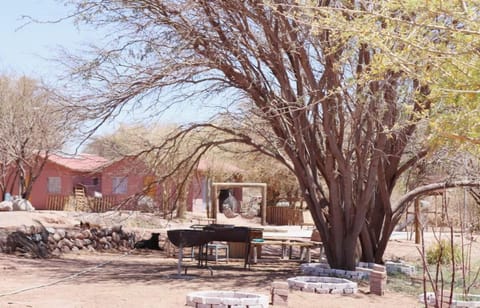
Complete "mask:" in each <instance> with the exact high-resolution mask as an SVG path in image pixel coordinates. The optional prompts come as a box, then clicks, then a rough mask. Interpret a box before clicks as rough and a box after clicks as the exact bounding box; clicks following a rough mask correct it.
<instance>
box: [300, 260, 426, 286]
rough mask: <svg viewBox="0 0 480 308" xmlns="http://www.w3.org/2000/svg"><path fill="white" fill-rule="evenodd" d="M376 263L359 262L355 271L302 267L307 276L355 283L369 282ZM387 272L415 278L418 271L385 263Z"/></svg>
mask: <svg viewBox="0 0 480 308" xmlns="http://www.w3.org/2000/svg"><path fill="white" fill-rule="evenodd" d="M375 265H376V264H375V263H367V262H359V263H358V266H357V267H356V269H355V271H346V270H340V269H332V268H330V266H329V265H328V264H326V263H304V264H302V265H301V266H300V269H301V271H302V273H303V274H305V275H307V276H327V277H340V278H346V279H351V280H354V281H359V280H369V279H370V273H371V271H372V270H373V268H374V266H375ZM385 268H386V272H387V273H388V274H395V273H403V274H405V275H407V276H409V277H412V276H415V275H416V273H417V271H416V268H415V266H413V265H409V264H406V263H404V262H393V261H387V262H385Z"/></svg>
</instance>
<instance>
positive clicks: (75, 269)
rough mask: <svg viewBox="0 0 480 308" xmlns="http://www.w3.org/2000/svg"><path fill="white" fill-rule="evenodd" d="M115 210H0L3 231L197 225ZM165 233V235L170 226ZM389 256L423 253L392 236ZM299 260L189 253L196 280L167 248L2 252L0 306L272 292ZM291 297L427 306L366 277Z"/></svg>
mask: <svg viewBox="0 0 480 308" xmlns="http://www.w3.org/2000/svg"><path fill="white" fill-rule="evenodd" d="M115 215H116V214H115ZM115 215H112V216H110V217H109V216H106V215H103V216H102V217H98V215H97V216H95V215H94V214H79V213H67V212H36V213H21V212H15V213H14V212H9V213H4V212H0V236H1V235H2V232H3V235H5V234H6V232H7V231H10V230H12V229H14V228H16V226H20V225H22V224H25V225H29V224H31V222H32V221H33V219H38V220H40V221H42V222H43V223H44V224H46V225H47V226H54V227H62V226H63V227H68V226H73V225H74V224H76V223H78V222H79V220H82V219H88V220H90V221H93V220H94V219H97V220H98V219H100V220H98V222H100V223H102V222H103V223H122V224H123V225H125V226H126V229H127V230H128V229H130V230H132V231H135V232H137V233H141V234H149V232H151V231H160V232H165V229H166V228H175V227H178V226H184V225H188V224H192V221H193V220H192V219H189V220H186V221H182V222H175V221H169V222H167V221H164V220H160V219H159V218H156V217H155V216H147V217H145V216H144V217H140V216H138V215H137V214H135V215H137V216H135V215H133V214H130V216H128V217H122V215H117V216H115ZM145 215H147V214H145ZM134 216H135V217H134ZM132 217H133V218H132ZM142 221H143V222H142ZM241 223H242V222H241V221H236V222H235V224H241ZM243 224H244V225H245V224H252V222H251V221H248V222H243ZM162 234H163V236H165V233H162ZM145 237H146V236H145ZM386 255H387V258H391V257H400V258H403V259H407V260H408V259H410V260H412V261H414V260H416V259H419V257H418V252H417V248H416V247H415V245H414V244H413V242H412V241H409V240H407V239H402V238H396V239H393V240H392V241H391V245H390V246H389V248H388V251H387V254H386ZM300 264H301V263H300V261H298V260H295V261H291V260H281V259H280V258H278V257H277V256H276V255H275V254H274V253H273V252H272V254H271V255H269V254H268V253H265V254H264V258H262V259H261V260H260V262H259V263H258V264H256V265H253V266H252V267H251V269H250V270H245V269H244V268H243V262H242V261H241V260H234V261H230V262H229V263H228V264H225V263H224V262H222V263H220V262H219V263H218V264H214V263H213V262H212V263H210V265H211V270H208V269H204V268H197V267H196V262H194V261H190V260H188V259H186V260H185V261H184V265H185V266H186V267H187V274H188V278H189V279H185V278H182V279H178V278H177V277H176V275H175V274H176V272H177V259H175V258H168V257H167V256H166V255H165V253H164V252H162V251H138V250H135V251H131V252H128V253H120V252H119V253H98V252H90V253H83V252H81V253H69V254H64V255H62V256H61V257H60V258H52V259H46V260H39V259H26V258H21V257H17V256H14V255H7V254H2V253H0V308H4V307H12V308H13V307H35V308H42V307H48V308H50V307H138V308H141V307H167V308H169V307H185V298H186V295H187V294H188V293H189V292H191V291H200V290H239V291H250V292H254V293H258V294H264V295H268V294H269V288H270V285H271V283H272V282H273V281H276V280H283V281H285V280H286V279H287V278H289V277H293V276H297V275H299V274H300V272H299V268H300ZM420 292H421V288H420V287H419V293H420ZM288 303H289V305H288V307H302V308H308V307H312V308H313V307H342V308H345V307H382V308H385V307H420V306H421V305H420V303H419V302H418V301H417V299H416V297H415V296H411V295H410V296H409V295H406V294H403V293H396V292H393V291H391V290H388V286H387V292H386V294H385V295H384V296H376V295H372V294H369V292H368V285H366V284H361V285H360V288H359V292H358V293H357V294H355V295H332V294H328V295H320V294H312V293H306V292H300V291H290V294H289V298H288Z"/></svg>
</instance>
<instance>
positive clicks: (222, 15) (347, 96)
mask: <svg viewBox="0 0 480 308" xmlns="http://www.w3.org/2000/svg"><path fill="white" fill-rule="evenodd" d="M299 3H302V4H299ZM462 4H464V3H463V2H462V1H458V3H457V2H456V4H448V5H447V4H445V3H444V1H443V2H442V1H356V0H351V1H341V0H337V1H328V0H327V1H325V0H324V1H315V2H310V1H303V2H299V1H288V0H284V1H268V2H267V1H265V2H264V1H254V0H245V1H221V0H219V1H207V0H198V1H191V0H181V1H177V0H143V1H142V0H138V1H129V0H124V1H116V0H111V1H108V0H83V1H78V2H76V6H75V9H76V14H74V15H76V16H77V18H78V21H80V22H87V23H93V24H96V25H97V26H106V27H109V29H110V30H112V31H111V33H110V34H109V36H108V37H107V38H106V43H105V44H104V45H103V46H97V47H95V48H94V49H92V52H93V53H92V54H91V55H89V56H87V57H84V58H83V59H82V58H78V57H74V56H72V57H71V58H70V59H69V60H66V61H68V64H69V65H72V64H73V66H74V70H73V74H72V75H71V76H70V77H71V78H72V82H73V83H74V84H76V85H78V84H81V85H82V86H83V87H82V90H81V91H82V92H79V93H78V95H76V96H74V97H72V101H74V102H75V105H74V107H75V108H76V109H77V112H81V110H82V108H83V110H86V111H87V112H88V113H86V116H92V117H95V118H97V119H98V120H99V121H100V123H102V122H104V121H106V119H108V118H110V117H112V116H114V115H115V114H116V113H117V112H118V111H119V110H122V109H125V108H127V106H128V105H129V104H130V106H132V107H133V108H135V106H144V104H147V105H148V106H152V107H158V110H163V109H165V108H168V106H170V105H171V104H174V103H176V102H179V101H182V100H188V101H190V102H191V104H192V108H195V107H196V106H200V105H201V104H204V103H205V102H206V101H205V100H204V98H205V97H208V98H211V99H212V100H213V101H216V102H218V105H221V106H222V108H224V109H223V110H224V111H225V112H226V113H228V114H229V115H230V117H231V120H230V121H228V123H226V124H227V125H225V122H210V123H195V124H193V125H189V126H186V127H184V130H183V131H181V132H179V133H176V135H174V136H172V137H171V138H169V139H167V140H166V141H165V142H164V143H162V144H160V145H158V147H156V148H157V149H159V148H165V147H167V148H171V147H173V146H174V145H175V144H178V142H179V140H181V138H185V136H186V135H189V134H195V133H198V131H199V130H201V129H202V128H208V132H213V131H219V132H221V133H220V134H213V133H208V134H203V135H202V136H203V137H202V141H201V142H199V143H197V144H196V146H195V147H192V148H191V149H190V151H191V153H192V154H191V160H192V161H196V157H198V156H199V155H202V154H204V153H205V152H206V151H207V150H208V149H210V148H211V147H213V146H221V145H223V144H226V143H230V142H240V143H243V144H245V145H248V146H250V147H251V148H253V149H254V150H256V151H258V152H259V153H262V154H264V155H268V156H270V157H273V158H275V159H276V160H278V161H279V162H280V163H282V164H283V165H285V166H286V167H287V168H288V169H290V170H291V171H292V172H293V173H294V174H295V175H296V177H297V179H298V182H299V185H300V188H301V191H302V193H303V197H304V199H305V201H306V202H307V204H308V207H309V209H310V211H311V213H312V217H313V219H314V221H315V223H316V226H317V228H318V230H319V231H320V234H321V237H322V239H323V241H324V243H325V252H326V255H327V259H328V262H329V263H330V265H331V266H332V267H334V268H348V269H353V268H354V267H355V256H354V255H353V252H354V251H355V246H356V245H357V242H358V240H359V239H360V242H361V245H362V248H363V249H362V250H363V252H362V253H363V254H362V256H361V257H362V259H363V260H365V261H373V262H382V257H383V254H384V251H385V248H386V245H387V241H388V239H389V236H390V234H391V232H392V231H393V227H394V225H395V223H396V221H398V219H399V218H400V215H401V214H402V213H403V211H404V209H405V207H406V204H408V202H409V201H411V200H412V199H413V198H414V197H415V196H417V195H419V194H421V193H423V192H427V191H429V190H432V189H436V188H438V187H446V186H452V185H457V184H459V183H435V184H432V185H430V186H424V187H419V188H416V189H415V190H414V191H412V192H408V193H407V194H406V195H405V196H403V197H402V198H401V199H400V200H399V201H398V202H397V203H395V204H392V200H391V198H390V197H391V194H392V191H393V189H394V187H395V185H396V184H397V181H398V179H399V177H400V176H401V175H402V174H403V173H404V172H405V171H406V170H408V169H409V168H411V167H412V166H414V165H415V163H416V162H417V161H418V160H420V159H422V157H424V156H425V155H426V154H427V153H428V147H427V145H426V144H425V143H422V142H417V143H416V144H419V146H411V140H412V139H413V138H422V136H423V135H422V134H418V133H417V134H416V132H417V130H416V129H417V127H418V125H419V124H420V123H424V125H423V127H428V123H426V121H427V120H428V116H430V115H431V113H432V111H441V110H444V109H445V108H447V107H445V106H443V107H442V106H440V107H437V105H436V101H432V85H434V84H436V83H437V82H438V80H440V79H441V78H447V77H448V76H446V75H445V74H444V72H445V71H450V70H451V69H452V68H454V69H455V70H456V72H455V75H459V74H461V73H463V72H464V71H467V70H468V69H470V68H471V67H472V66H471V62H470V63H468V64H470V65H469V66H468V68H467V67H466V68H462V69H459V68H458V67H456V65H457V64H458V63H457V62H455V61H460V60H458V59H462V60H466V59H468V61H475V60H476V59H478V51H477V49H476V48H478V44H477V43H478V38H477V36H475V34H476V32H475V33H474V31H472V30H471V28H472V25H474V24H475V23H474V22H472V23H470V21H472V20H474V19H475V16H476V15H478V12H477V11H476V10H475V8H470V7H467V6H466V5H462ZM420 6H421V9H418V7H420ZM477 8H478V7H477ZM460 18H461V19H460ZM459 20H463V21H462V22H460V23H459ZM467 39H468V40H469V42H473V43H474V44H473V45H472V46H475V48H467V47H468V46H470V45H467V44H463V43H465V42H466V41H467ZM462 42H463V43H462ZM467 53H468V54H469V56H468V57H466V56H465V55H466V54H467ZM456 57H458V59H457V60H455V59H456ZM438 93H439V92H438V91H437V92H435V94H438ZM214 98H215V99H214ZM220 99H221V100H222V101H221V102H220ZM435 99H444V101H445V102H448V97H439V96H438V95H437V96H435ZM196 104H197V105H196ZM240 107H241V108H240ZM433 107H435V108H433ZM182 163H186V161H182ZM463 184H471V182H464V183H463Z"/></svg>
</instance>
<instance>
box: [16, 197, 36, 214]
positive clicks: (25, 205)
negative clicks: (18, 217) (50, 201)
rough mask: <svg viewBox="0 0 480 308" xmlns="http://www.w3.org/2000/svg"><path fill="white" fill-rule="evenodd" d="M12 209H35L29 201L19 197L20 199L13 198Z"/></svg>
mask: <svg viewBox="0 0 480 308" xmlns="http://www.w3.org/2000/svg"><path fill="white" fill-rule="evenodd" d="M13 210H14V211H35V208H34V207H33V206H32V204H31V203H30V201H28V200H25V199H22V198H20V199H15V200H13Z"/></svg>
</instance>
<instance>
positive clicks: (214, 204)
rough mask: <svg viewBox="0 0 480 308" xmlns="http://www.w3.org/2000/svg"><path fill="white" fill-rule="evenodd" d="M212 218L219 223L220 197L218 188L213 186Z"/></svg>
mask: <svg viewBox="0 0 480 308" xmlns="http://www.w3.org/2000/svg"><path fill="white" fill-rule="evenodd" d="M211 197H212V218H213V219H215V222H216V221H217V213H218V196H217V186H216V185H212V196H211Z"/></svg>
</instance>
